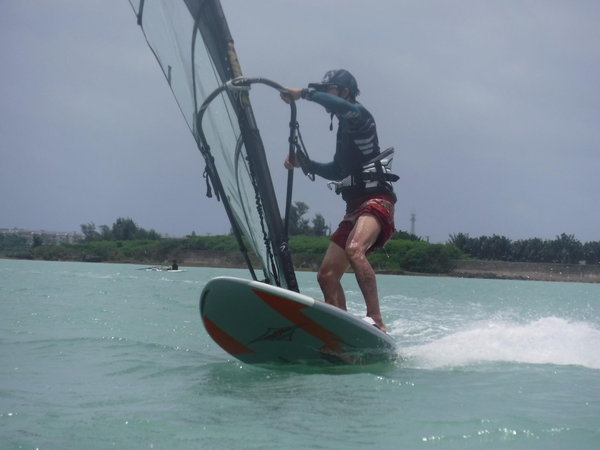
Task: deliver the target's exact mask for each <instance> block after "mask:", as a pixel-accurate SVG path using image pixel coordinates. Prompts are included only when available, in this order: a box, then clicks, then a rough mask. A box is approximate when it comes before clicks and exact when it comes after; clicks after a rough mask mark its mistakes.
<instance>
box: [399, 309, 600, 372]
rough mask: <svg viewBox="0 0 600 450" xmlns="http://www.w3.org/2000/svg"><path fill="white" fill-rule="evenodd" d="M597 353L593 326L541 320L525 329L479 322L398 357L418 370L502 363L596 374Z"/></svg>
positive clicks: (599, 343)
mask: <svg viewBox="0 0 600 450" xmlns="http://www.w3.org/2000/svg"><path fill="white" fill-rule="evenodd" d="M599 348H600V330H598V329H597V328H595V327H594V326H592V325H591V324H589V323H586V322H574V321H569V320H566V319H563V318H560V317H544V318H541V319H538V320H535V321H532V322H529V323H525V324H520V323H514V322H505V321H497V320H491V321H487V322H478V323H475V324H472V325H471V326H470V327H468V328H467V329H464V330H461V331H458V332H455V333H453V334H450V335H448V336H445V337H443V338H441V339H437V340H435V341H433V342H430V343H427V344H423V345H415V346H412V347H407V348H404V349H403V350H402V351H401V354H402V356H403V357H405V358H407V359H408V362H409V364H410V365H414V366H416V367H421V368H438V367H457V366H465V365H471V364H474V363H479V362H493V361H505V362H517V363H529V364H557V365H578V366H583V367H587V368H591V369H600V352H599V351H598V349H599Z"/></svg>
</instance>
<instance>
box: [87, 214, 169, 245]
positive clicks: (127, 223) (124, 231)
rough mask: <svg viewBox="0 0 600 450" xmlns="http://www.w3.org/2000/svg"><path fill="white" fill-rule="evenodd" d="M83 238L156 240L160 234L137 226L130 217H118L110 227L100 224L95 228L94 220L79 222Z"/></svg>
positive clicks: (89, 239) (91, 239)
mask: <svg viewBox="0 0 600 450" xmlns="http://www.w3.org/2000/svg"><path fill="white" fill-rule="evenodd" d="M81 233H82V234H83V240H84V241H87V242H91V241H135V240H137V241H140V240H147V241H157V240H159V239H161V235H160V234H158V233H157V232H156V231H154V230H145V229H144V228H142V227H139V226H138V225H137V224H136V223H135V222H134V221H133V220H132V219H130V218H123V217H119V218H118V219H117V220H116V221H115V223H113V225H112V227H109V226H108V225H101V226H100V228H99V230H96V225H95V224H94V222H90V223H83V224H81Z"/></svg>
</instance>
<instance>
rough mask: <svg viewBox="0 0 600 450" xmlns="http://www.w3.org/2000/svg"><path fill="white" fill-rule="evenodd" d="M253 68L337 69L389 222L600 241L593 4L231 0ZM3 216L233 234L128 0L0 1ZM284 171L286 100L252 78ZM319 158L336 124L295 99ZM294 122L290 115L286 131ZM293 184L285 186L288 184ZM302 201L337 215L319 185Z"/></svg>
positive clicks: (433, 233)
mask: <svg viewBox="0 0 600 450" xmlns="http://www.w3.org/2000/svg"><path fill="white" fill-rule="evenodd" d="M222 4H223V8H224V10H225V14H226V17H227V19H228V22H229V26H230V29H231V32H232V34H233V37H234V39H235V41H236V48H237V51H238V55H239V58H240V62H241V64H242V69H243V70H244V73H245V74H246V75H248V76H263V77H267V78H271V79H273V80H275V81H277V82H279V83H281V84H284V85H290V86H297V87H303V86H306V84H307V83H308V82H311V81H319V80H320V78H321V77H322V75H323V74H324V72H326V71H327V70H328V69H332V68H346V69H348V70H350V71H351V72H352V73H353V74H354V75H355V76H356V78H357V79H358V83H359V87H360V89H361V92H362V93H361V95H360V97H359V101H361V103H363V104H364V105H365V106H366V107H367V109H369V110H370V111H371V112H372V113H373V115H374V116H375V119H376V121H377V125H378V130H379V139H380V143H381V145H382V147H383V148H385V147H387V146H394V147H395V148H396V156H395V158H394V169H395V172H397V173H398V174H399V175H400V176H401V179H400V181H399V182H398V183H396V191H397V194H398V203H397V206H396V226H397V228H399V229H402V230H410V226H411V224H410V216H411V213H414V214H415V215H416V224H415V226H416V233H417V234H418V235H420V236H423V237H429V238H430V239H431V241H433V242H445V241H447V239H448V237H449V235H451V234H454V233H458V232H464V233H469V234H470V235H471V236H480V235H492V234H498V235H503V236H507V237H509V238H511V239H522V238H532V237H540V238H548V239H552V238H554V237H555V236H556V235H559V234H561V233H568V234H573V235H575V237H576V238H577V239H579V240H580V241H582V242H586V241H598V240H600V202H599V200H598V196H599V193H600V176H599V174H600V120H599V119H600V27H599V26H598V23H599V19H600V2H598V1H596V0H590V1H585V0H564V1H556V0H544V1H540V0H535V1H534V0H489V1H482V0H472V1H462V0H456V1H451V2H450V1H446V0H437V1H427V0H373V1H371V2H365V1H355V0H328V1H323V0H319V1H317V0H285V1H280V0H270V1H268V0H253V1H248V0H222ZM0 61H1V64H2V70H0V156H1V159H0V228H11V227H19V228H26V229H34V230H39V229H45V230H52V231H79V230H80V224H82V223H88V222H94V223H95V224H96V225H98V226H99V225H103V224H107V225H112V223H113V222H114V221H115V220H116V219H117V218H118V217H131V218H132V219H133V220H135V221H136V223H137V224H138V225H139V226H142V227H144V228H147V229H155V230H156V231H158V232H159V233H164V234H169V235H172V236H183V235H185V234H189V233H191V232H192V231H195V232H196V233H197V234H207V233H210V234H220V233H227V232H228V231H229V224H228V222H227V219H226V216H225V212H224V211H223V208H222V205H221V204H220V203H217V202H216V200H215V199H214V198H213V199H208V198H206V197H205V191H206V187H205V183H204V180H203V178H202V172H203V170H204V162H203V159H202V157H201V155H200V153H199V152H198V150H197V149H196V145H195V142H194V140H193V138H192V135H191V133H190V132H189V130H188V128H187V125H186V124H185V122H184V120H183V117H182V116H181V113H180V112H179V109H178V107H177V104H176V103H175V100H174V99H173V97H172V94H171V91H170V90H169V88H168V86H167V83H166V82H165V80H164V78H163V75H162V73H161V71H160V69H159V66H158V64H157V63H156V61H155V59H154V56H153V55H152V53H151V52H150V50H149V48H148V47H147V45H146V42H145V40H144V38H143V35H142V32H141V30H140V29H139V27H138V26H137V25H136V20H135V16H134V14H133V11H132V9H131V7H130V5H129V3H128V2H127V1H126V0H85V1H80V0H46V1H39V0H1V1H0ZM252 99H253V102H254V103H255V107H256V109H257V118H258V121H259V127H260V129H261V134H262V136H263V139H264V141H265V144H266V146H267V150H268V152H269V158H270V161H272V171H273V175H274V178H275V179H276V181H279V180H281V179H283V178H284V177H285V170H284V169H283V166H282V164H281V161H282V160H283V157H284V155H285V153H286V152H287V141H286V133H287V130H286V129H285V126H286V120H283V121H281V120H279V121H278V120H274V118H285V115H286V114H287V111H288V110H287V109H286V106H285V105H284V104H283V103H282V102H281V101H280V100H278V98H277V95H276V94H275V93H274V91H269V90H267V89H265V88H258V89H253V91H252ZM298 109H299V112H298V113H299V121H300V124H301V127H302V133H303V137H304V138H305V141H306V144H307V146H308V151H309V154H310V155H311V157H312V158H313V159H315V160H318V161H329V160H330V159H331V157H332V155H333V149H334V143H335V133H332V132H329V129H328V127H329V117H328V116H327V114H326V113H325V112H324V111H323V110H322V109H321V108H320V107H319V106H318V105H316V104H314V103H309V102H300V103H299V105H298ZM281 124H283V125H281ZM278 188H279V189H283V186H280V187H278ZM294 199H295V200H300V201H304V202H305V203H307V204H308V205H309V207H310V210H309V213H308V216H309V217H312V216H314V214H315V213H321V214H323V215H324V216H325V218H326V221H327V222H328V223H329V224H331V225H332V226H335V225H336V224H337V222H338V221H339V219H340V216H341V215H342V213H343V204H342V201H341V199H340V198H339V197H337V196H336V195H335V194H334V193H333V192H331V191H329V190H328V189H327V187H326V183H325V181H323V180H321V179H317V180H316V181H315V182H311V181H309V180H308V179H306V178H305V177H303V176H302V175H301V172H299V171H298V172H297V174H296V190H295V194H294Z"/></svg>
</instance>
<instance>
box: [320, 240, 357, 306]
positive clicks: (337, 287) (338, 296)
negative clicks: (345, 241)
mask: <svg viewBox="0 0 600 450" xmlns="http://www.w3.org/2000/svg"><path fill="white" fill-rule="evenodd" d="M349 265H350V264H349V263H348V259H347V258H346V252H344V249H343V248H341V247H340V246H339V245H337V244H336V243H335V242H330V243H329V247H328V248H327V252H326V253H325V256H324V257H323V261H322V262H321V267H319V272H318V273H317V280H318V282H319V286H321V290H322V291H323V295H324V296H325V301H326V302H327V303H329V304H330V305H333V306H337V307H338V308H340V309H343V310H346V296H345V295H344V289H343V288H342V284H341V282H340V280H341V279H342V276H343V275H344V272H346V270H347V269H348V267H349Z"/></svg>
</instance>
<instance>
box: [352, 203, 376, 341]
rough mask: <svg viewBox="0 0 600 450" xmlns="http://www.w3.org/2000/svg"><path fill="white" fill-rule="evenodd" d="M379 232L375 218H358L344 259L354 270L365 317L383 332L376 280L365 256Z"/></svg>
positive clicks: (365, 216) (364, 216) (370, 216)
mask: <svg viewBox="0 0 600 450" xmlns="http://www.w3.org/2000/svg"><path fill="white" fill-rule="evenodd" d="M380 232H381V225H380V224H379V221H378V220H377V219H376V218H375V216H373V215H372V214H363V215H362V216H360V217H359V218H358V219H357V220H356V223H355V224H354V228H353V229H352V231H351V232H350V235H349V236H348V241H347V244H346V257H347V259H348V261H349V263H350V265H351V266H352V269H353V270H354V274H355V276H356V281H357V282H358V285H359V286H360V290H361V292H362V294H363V297H364V298H365V304H366V306H367V316H369V317H370V318H372V319H373V320H374V321H375V323H376V324H377V326H378V327H379V328H380V329H381V330H383V331H385V329H386V328H385V325H384V324H383V319H382V318H381V311H380V309H379V296H378V294H377V279H376V277H375V272H374V271H373V268H372V267H371V264H370V263H369V260H368V259H367V256H366V254H367V250H369V248H371V246H372V245H373V244H374V243H375V241H376V240H377V237H378V236H379V233H380Z"/></svg>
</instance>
